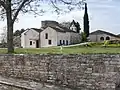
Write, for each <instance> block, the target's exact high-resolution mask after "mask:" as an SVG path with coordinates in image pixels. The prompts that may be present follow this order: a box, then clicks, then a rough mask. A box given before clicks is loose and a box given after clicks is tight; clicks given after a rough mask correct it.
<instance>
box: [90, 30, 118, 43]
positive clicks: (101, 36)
mask: <svg viewBox="0 0 120 90" xmlns="http://www.w3.org/2000/svg"><path fill="white" fill-rule="evenodd" d="M89 38H90V41H92V42H101V41H105V40H120V37H119V36H118V35H115V34H113V33H110V32H106V31H102V30H97V31H94V32H91V33H90V35H89Z"/></svg>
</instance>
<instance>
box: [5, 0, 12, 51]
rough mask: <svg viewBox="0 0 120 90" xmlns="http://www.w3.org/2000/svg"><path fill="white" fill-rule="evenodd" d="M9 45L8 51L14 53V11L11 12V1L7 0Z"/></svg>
mask: <svg viewBox="0 0 120 90" xmlns="http://www.w3.org/2000/svg"><path fill="white" fill-rule="evenodd" d="M6 16H7V45H8V53H13V52H14V48H13V22H12V12H11V1H9V0H7V9H6Z"/></svg>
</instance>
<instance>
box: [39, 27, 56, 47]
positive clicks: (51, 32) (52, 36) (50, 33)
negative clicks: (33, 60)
mask: <svg viewBox="0 0 120 90" xmlns="http://www.w3.org/2000/svg"><path fill="white" fill-rule="evenodd" d="M46 33H48V39H45V34H46ZM40 39H41V47H50V46H57V32H56V31H55V30H54V29H52V28H51V27H47V28H46V29H45V30H43V31H42V32H41V35H40ZM48 40H51V41H52V43H51V45H49V44H48Z"/></svg>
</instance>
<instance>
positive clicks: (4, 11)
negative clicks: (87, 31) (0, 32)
mask: <svg viewBox="0 0 120 90" xmlns="http://www.w3.org/2000/svg"><path fill="white" fill-rule="evenodd" d="M83 1H84V0H0V16H1V18H2V19H4V18H6V21H7V44H8V53H13V52H14V47H13V29H14V23H15V21H16V19H17V17H18V15H19V13H28V12H33V13H34V14H38V12H39V13H44V12H45V11H44V10H43V9H40V5H41V4H42V2H45V3H48V4H49V5H52V6H53V8H54V11H55V12H57V13H58V14H60V13H59V11H63V10H64V11H65V10H66V9H61V8H59V7H58V6H59V5H58V4H63V5H66V7H67V11H66V12H69V11H71V10H74V8H75V7H79V6H81V5H82V4H81V3H82V2H83ZM62 8H63V7H62Z"/></svg>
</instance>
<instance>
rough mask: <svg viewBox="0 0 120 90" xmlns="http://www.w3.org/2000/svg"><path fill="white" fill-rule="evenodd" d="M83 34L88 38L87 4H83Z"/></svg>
mask: <svg viewBox="0 0 120 90" xmlns="http://www.w3.org/2000/svg"><path fill="white" fill-rule="evenodd" d="M83 20H84V33H85V34H86V37H88V36H89V18H88V12H87V3H85V13H84V19H83Z"/></svg>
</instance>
